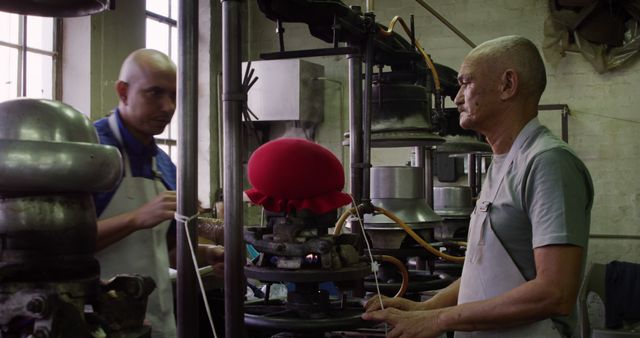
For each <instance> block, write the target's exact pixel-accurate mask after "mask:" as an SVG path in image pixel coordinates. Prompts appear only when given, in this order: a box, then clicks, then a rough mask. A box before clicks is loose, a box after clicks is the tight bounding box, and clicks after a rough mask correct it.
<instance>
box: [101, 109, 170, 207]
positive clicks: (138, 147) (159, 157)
mask: <svg viewBox="0 0 640 338" xmlns="http://www.w3.org/2000/svg"><path fill="white" fill-rule="evenodd" d="M113 113H114V114H115V115H116V121H117V122H118V129H120V135H122V139H123V142H124V148H125V150H126V152H127V155H128V157H129V163H130V166H131V175H132V176H134V177H146V178H150V179H153V178H154V177H155V175H154V172H153V170H152V167H151V164H152V158H153V157H154V156H155V157H156V165H157V170H158V171H159V172H160V175H161V179H162V182H163V183H164V185H165V187H166V188H167V189H168V190H176V166H175V165H174V164H173V162H171V158H170V157H169V155H167V153H165V152H164V151H162V149H160V148H159V147H158V145H156V143H155V142H151V143H150V144H148V145H145V144H143V143H142V142H140V141H138V140H137V139H136V138H135V137H134V136H133V135H131V133H130V132H129V131H128V130H127V128H125V127H124V125H123V124H122V119H121V118H120V111H119V110H118V109H117V108H116V109H115V110H114V111H113ZM94 126H95V128H96V130H97V132H98V137H99V138H100V143H101V144H107V145H111V146H114V147H117V148H118V149H119V150H120V152H121V153H122V152H123V149H122V147H121V146H120V144H119V143H118V140H117V139H116V137H115V135H114V134H113V132H112V131H111V128H109V120H108V118H107V117H104V118H102V119H100V120H98V121H96V122H95V123H94ZM119 186H120V185H119V184H118V186H117V187H115V188H114V189H113V190H111V191H107V192H101V193H95V194H93V199H94V202H95V205H96V214H97V216H98V217H100V215H101V214H102V212H103V211H104V210H105V209H106V208H107V205H108V204H109V202H111V199H112V198H113V195H114V194H115V192H116V190H117V189H118V187H119Z"/></svg>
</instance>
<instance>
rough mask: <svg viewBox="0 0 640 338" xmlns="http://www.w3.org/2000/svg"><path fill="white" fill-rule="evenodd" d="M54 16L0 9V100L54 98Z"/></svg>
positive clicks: (55, 59) (55, 61)
mask: <svg viewBox="0 0 640 338" xmlns="http://www.w3.org/2000/svg"><path fill="white" fill-rule="evenodd" d="M56 26H57V19H54V18H44V17H38V16H28V15H19V14H11V13H5V12H0V65H2V67H0V101H5V100H8V99H13V98H16V97H22V96H26V97H32V98H46V99H55V98H57V96H58V95H56V76H55V74H56V70H57V69H58V64H57V63H58V52H57V44H56V31H57V30H56Z"/></svg>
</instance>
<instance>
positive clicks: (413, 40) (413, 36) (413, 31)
mask: <svg viewBox="0 0 640 338" xmlns="http://www.w3.org/2000/svg"><path fill="white" fill-rule="evenodd" d="M411 47H413V49H414V50H415V49H416V24H415V19H414V18H413V14H411Z"/></svg>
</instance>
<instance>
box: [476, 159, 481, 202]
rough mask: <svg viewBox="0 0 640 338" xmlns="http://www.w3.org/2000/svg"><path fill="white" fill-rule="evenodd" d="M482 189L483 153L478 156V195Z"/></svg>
mask: <svg viewBox="0 0 640 338" xmlns="http://www.w3.org/2000/svg"><path fill="white" fill-rule="evenodd" d="M480 190H482V155H480V154H479V155H478V156H476V191H477V194H478V196H479V195H480Z"/></svg>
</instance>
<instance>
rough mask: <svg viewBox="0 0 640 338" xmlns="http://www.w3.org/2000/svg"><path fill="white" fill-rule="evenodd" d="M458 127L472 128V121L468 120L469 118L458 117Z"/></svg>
mask: <svg viewBox="0 0 640 338" xmlns="http://www.w3.org/2000/svg"><path fill="white" fill-rule="evenodd" d="M460 128H462V129H465V130H469V129H473V123H472V122H471V121H469V119H466V118H462V117H461V118H460Z"/></svg>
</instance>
